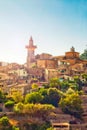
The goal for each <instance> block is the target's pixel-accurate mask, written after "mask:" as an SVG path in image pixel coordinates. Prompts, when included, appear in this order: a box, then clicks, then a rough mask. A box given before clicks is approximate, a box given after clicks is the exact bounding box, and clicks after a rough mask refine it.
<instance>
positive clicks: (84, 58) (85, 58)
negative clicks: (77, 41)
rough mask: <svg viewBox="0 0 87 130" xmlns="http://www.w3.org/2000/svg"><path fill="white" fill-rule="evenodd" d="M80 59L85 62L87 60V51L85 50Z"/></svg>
mask: <svg viewBox="0 0 87 130" xmlns="http://www.w3.org/2000/svg"><path fill="white" fill-rule="evenodd" d="M80 58H81V59H83V60H87V49H85V50H84V52H83V53H82V54H81V55H80Z"/></svg>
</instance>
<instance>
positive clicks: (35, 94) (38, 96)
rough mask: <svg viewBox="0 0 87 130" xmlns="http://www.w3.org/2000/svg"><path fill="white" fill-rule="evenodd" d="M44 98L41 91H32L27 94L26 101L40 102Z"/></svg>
mask: <svg viewBox="0 0 87 130" xmlns="http://www.w3.org/2000/svg"><path fill="white" fill-rule="evenodd" d="M42 99H43V96H42V95H41V94H40V93H39V92H32V93H29V94H26V96H25V103H40V102H41V100H42Z"/></svg>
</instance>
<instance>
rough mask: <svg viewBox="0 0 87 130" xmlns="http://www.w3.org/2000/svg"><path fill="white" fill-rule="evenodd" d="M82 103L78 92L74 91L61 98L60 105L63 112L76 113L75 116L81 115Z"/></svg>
mask: <svg viewBox="0 0 87 130" xmlns="http://www.w3.org/2000/svg"><path fill="white" fill-rule="evenodd" d="M81 103H82V102H81V99H80V97H79V95H78V93H73V92H72V93H70V94H66V97H64V98H61V100H60V102H59V105H60V107H61V108H62V110H63V112H65V113H68V114H71V115H74V116H75V117H81V115H82V112H83V109H82V105H81Z"/></svg>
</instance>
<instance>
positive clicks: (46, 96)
mask: <svg viewBox="0 0 87 130" xmlns="http://www.w3.org/2000/svg"><path fill="white" fill-rule="evenodd" d="M40 92H42V94H43V99H42V101H41V103H44V104H52V105H53V106H55V107H58V102H59V100H60V94H59V92H58V90H57V88H49V89H43V91H40Z"/></svg>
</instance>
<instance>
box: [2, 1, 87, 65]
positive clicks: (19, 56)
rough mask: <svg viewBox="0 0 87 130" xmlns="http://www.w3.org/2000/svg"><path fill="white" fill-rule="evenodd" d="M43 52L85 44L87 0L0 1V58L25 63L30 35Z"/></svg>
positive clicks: (61, 51) (80, 47)
mask: <svg viewBox="0 0 87 130" xmlns="http://www.w3.org/2000/svg"><path fill="white" fill-rule="evenodd" d="M31 35H32V37H33V40H34V44H35V45H37V49H36V54H41V53H43V52H45V53H50V54H52V55H54V56H55V55H64V53H65V52H66V51H69V50H70V47H72V46H74V47H75V50H76V51H77V52H80V53H83V51H84V49H86V47H87V46H86V45H87V0H0V61H8V62H17V63H25V62H26V56H27V50H26V49H25V45H28V41H29V38H30V36H31Z"/></svg>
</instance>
